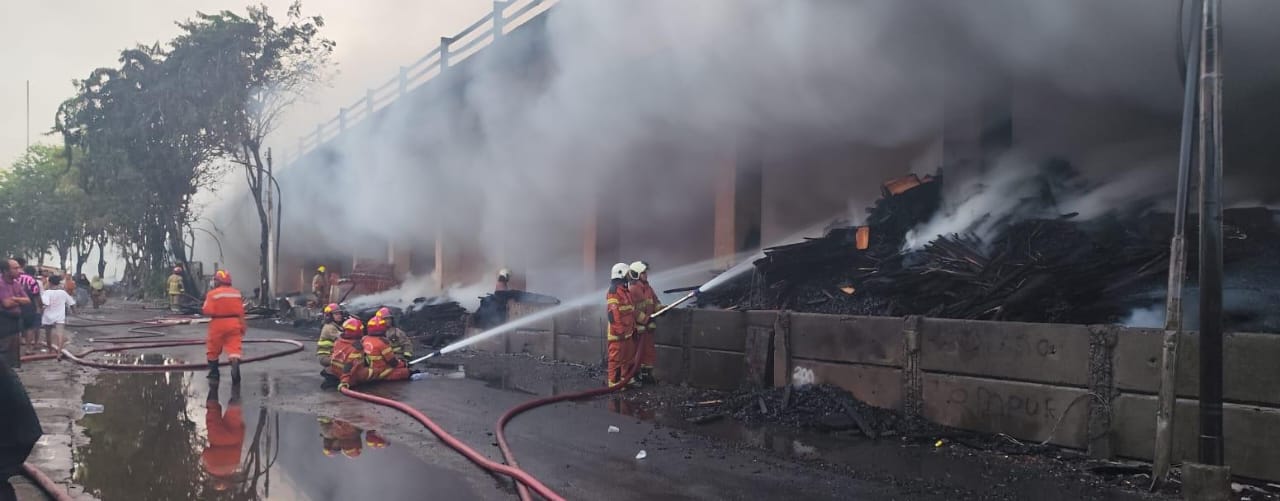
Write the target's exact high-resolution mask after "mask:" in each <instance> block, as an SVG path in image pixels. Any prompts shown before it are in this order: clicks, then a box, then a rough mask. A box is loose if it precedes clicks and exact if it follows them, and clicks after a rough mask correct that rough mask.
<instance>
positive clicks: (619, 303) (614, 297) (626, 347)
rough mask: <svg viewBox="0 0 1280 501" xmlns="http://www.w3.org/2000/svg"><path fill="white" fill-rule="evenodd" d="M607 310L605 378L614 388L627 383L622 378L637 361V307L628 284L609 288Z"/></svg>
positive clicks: (619, 284) (606, 302)
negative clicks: (634, 361)
mask: <svg viewBox="0 0 1280 501" xmlns="http://www.w3.org/2000/svg"><path fill="white" fill-rule="evenodd" d="M605 308H606V310H607V315H608V320H609V326H608V332H607V333H606V335H605V339H606V340H607V341H609V362H608V372H607V373H606V374H605V378H606V380H607V381H606V382H607V383H608V384H609V386H613V385H615V384H621V383H625V382H626V381H622V376H625V375H627V373H628V372H630V365H631V362H632V360H634V359H635V339H634V335H635V332H636V311H635V309H636V306H635V303H634V302H633V301H632V299H631V292H630V291H628V290H627V286H626V284H622V283H618V284H615V285H613V286H612V287H610V288H609V292H608V293H607V294H606V295H605Z"/></svg>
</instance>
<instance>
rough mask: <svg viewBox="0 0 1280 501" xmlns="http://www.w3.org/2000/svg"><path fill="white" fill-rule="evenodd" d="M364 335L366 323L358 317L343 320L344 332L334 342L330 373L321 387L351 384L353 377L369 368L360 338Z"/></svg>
mask: <svg viewBox="0 0 1280 501" xmlns="http://www.w3.org/2000/svg"><path fill="white" fill-rule="evenodd" d="M362 336H364V325H363V324H361V323H360V319H358V318H354V317H353V318H348V319H347V320H346V321H344V322H342V334H340V335H339V336H338V340H337V341H334V342H333V355H332V356H331V357H330V358H329V375H328V376H327V377H325V381H324V383H322V384H321V385H320V387H321V388H324V389H328V388H333V387H335V386H336V387H338V388H344V387H347V386H351V378H352V377H353V375H356V374H358V373H359V372H360V371H361V370H367V367H366V365H367V364H366V362H365V359H364V351H363V350H364V345H362V344H361V343H360V338H361V337H362Z"/></svg>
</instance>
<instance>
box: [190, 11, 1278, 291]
mask: <svg viewBox="0 0 1280 501" xmlns="http://www.w3.org/2000/svg"><path fill="white" fill-rule="evenodd" d="M1233 5H1236V4H1235V3H1233ZM1239 5H1242V6H1243V7H1238V8H1233V9H1228V10H1229V12H1228V19H1227V27H1226V29H1227V30H1232V29H1233V28H1232V26H1233V23H1234V24H1235V25H1241V24H1242V23H1243V24H1244V25H1249V26H1253V27H1254V28H1256V29H1251V30H1249V31H1248V33H1244V32H1243V31H1240V32H1233V33H1238V34H1237V35H1233V36H1232V37H1231V38H1229V39H1228V40H1229V43H1231V44H1234V45H1231V46H1230V47H1228V49H1229V50H1231V51H1236V52H1234V54H1254V53H1256V52H1257V51H1256V50H1255V49H1256V48H1257V47H1274V46H1275V43H1273V42H1275V41H1276V40H1275V39H1276V38H1277V36H1276V34H1275V33H1276V32H1275V30H1269V29H1266V28H1265V27H1262V26H1256V25H1257V22H1256V21H1255V20H1257V19H1262V18H1265V17H1266V16H1265V13H1264V11H1280V3H1274V2H1261V1H1252V2H1239ZM1177 10H1178V9H1177V2H1171V1H1167V0H1135V1H1131V2H1113V1H1105V0H1087V1H1085V0H1080V1H1075V2H1063V1H1061V0H989V1H985V2H954V1H946V0H891V1H890V0H885V1H864V2H844V1H799V0H797V1H788V2H776V1H772V0H700V1H698V2H689V1H687V0H652V1H646V2H592V1H581V2H562V3H560V4H559V5H558V6H557V7H555V8H554V9H553V10H552V13H551V15H550V17H549V19H548V20H547V25H546V33H547V36H546V39H545V40H544V41H543V42H542V43H543V44H544V45H545V50H546V51H547V52H548V53H549V54H550V56H549V59H550V60H551V63H550V64H548V65H547V67H545V68H544V67H540V66H538V65H536V64H533V65H530V64H528V63H527V61H526V60H527V59H530V56H528V54H527V53H526V51H533V50H541V48H537V49H535V48H533V47H514V48H513V47H512V46H510V45H509V46H508V47H507V48H506V49H505V50H506V52H503V53H502V54H505V55H492V57H488V56H485V55H482V56H477V57H476V58H474V59H472V60H471V61H468V63H467V66H465V67H458V68H453V69H451V73H446V74H445V75H444V76H443V77H440V78H437V79H436V80H434V81H433V82H432V83H430V84H428V86H427V87H424V88H423V89H426V90H423V91H420V92H418V93H417V94H415V95H413V96H410V97H409V98H407V99H406V100H405V101H404V102H401V103H397V104H396V105H395V106H392V107H391V108H389V109H388V111H386V112H385V114H384V115H383V116H380V117H379V118H378V120H377V121H376V122H375V123H373V124H368V123H366V124H365V125H363V126H361V127H359V128H355V129H351V130H348V131H347V132H346V133H344V136H343V138H342V139H341V140H340V141H335V142H333V143H331V144H329V145H328V147H327V148H326V150H324V151H320V152H316V153H314V154H312V155H311V156H310V157H309V160H308V163H307V164H306V165H299V166H298V171H296V172H292V173H288V172H286V173H285V174H283V175H282V176H283V177H285V178H286V179H282V184H284V185H285V190H286V193H285V195H284V199H285V202H284V204H285V206H286V209H285V215H284V228H285V229H284V236H283V241H284V242H283V249H284V252H286V253H289V254H292V255H300V256H304V257H315V258H324V259H329V256H351V255H352V254H362V253H364V254H373V255H376V254H377V253H378V250H379V246H381V245H385V244H386V242H388V241H391V240H397V241H399V242H401V243H403V244H405V245H409V246H413V247H424V246H429V245H431V243H432V242H433V241H434V240H435V238H436V237H437V235H443V236H444V239H445V240H446V241H448V242H449V243H450V245H454V246H455V252H458V253H460V254H462V255H466V256H467V258H468V259H469V260H471V261H473V262H474V263H473V266H470V268H473V270H474V273H472V274H473V275H475V276H468V277H465V278H463V279H462V281H463V282H478V283H483V280H482V277H487V276H488V275H490V274H491V273H492V271H493V270H495V269H497V268H498V267H500V266H510V267H513V268H516V269H517V270H518V272H519V271H520V270H528V272H529V276H530V277H531V288H538V289H543V288H544V287H548V288H549V287H555V288H559V289H558V290H552V291H551V292H553V293H556V294H565V293H576V292H584V291H586V290H590V289H591V288H593V287H594V286H598V285H600V283H601V282H603V278H601V279H600V281H599V282H597V283H595V284H583V283H581V282H580V281H578V280H573V279H571V278H568V277H570V276H573V275H577V276H580V275H581V274H582V265H581V263H582V256H581V254H580V253H581V249H582V244H581V241H582V239H581V228H582V226H583V219H584V218H583V215H584V214H589V213H592V212H595V211H597V208H598V207H607V208H609V209H611V210H617V211H618V212H619V213H620V215H619V217H618V220H619V222H618V225H619V226H620V227H619V228H614V230H616V231H617V232H619V233H622V234H623V235H625V236H624V237H621V238H619V240H620V242H621V243H620V244H619V246H620V247H622V249H621V250H620V253H621V254H624V256H622V257H623V259H626V260H632V259H645V260H647V261H649V262H650V263H651V264H652V265H654V266H655V267H657V268H660V269H661V268H672V267H676V266H679V265H681V264H682V263H686V262H692V261H696V260H699V259H702V258H705V257H706V255H707V254H709V248H710V245H711V243H710V241H709V240H710V237H709V236H707V234H708V233H710V231H709V226H710V224H709V221H710V218H711V215H710V214H711V212H712V210H713V206H712V203H711V202H710V201H709V200H708V199H707V198H708V194H709V193H711V192H712V190H711V183H712V180H713V179H714V177H715V173H714V170H715V168H716V166H717V165H719V164H720V163H722V162H724V161H725V159H726V158H732V157H735V156H737V155H739V154H743V155H750V156H751V157H759V158H771V159H779V160H777V161H771V162H766V163H765V164H764V165H763V166H762V167H761V168H762V169H766V170H767V171H768V172H770V173H771V174H774V175H777V177H786V176H787V175H788V173H789V171H788V169H791V168H792V165H793V163H794V161H795V159H796V157H797V156H799V155H800V154H801V153H807V152H810V151H818V150H823V149H830V148H838V147H843V146H846V145H849V144H857V145H866V146H870V147H877V148H884V149H893V148H905V149H907V150H910V151H915V150H921V151H918V152H920V153H922V155H911V154H908V155H907V157H908V158H912V157H921V158H930V159H932V158H940V157H941V154H940V153H937V150H938V149H939V148H942V142H941V141H940V140H939V139H938V137H939V134H940V131H941V129H942V128H943V126H944V122H946V119H947V118H948V115H950V114H951V113H953V112H954V113H955V114H956V115H957V116H968V115H972V114H973V112H974V111H975V110H974V108H975V107H980V106H981V105H982V104H981V103H983V102H988V101H991V100H992V99H1005V100H1009V99H1016V98H1017V97H1018V96H1019V93H1020V92H1022V90H1023V88H1024V87H1031V88H1037V89H1039V88H1047V89H1049V90H1050V91H1053V92H1059V93H1061V94H1063V95H1066V96H1068V97H1069V98H1070V99H1063V100H1060V102H1066V103H1074V102H1076V101H1072V99H1074V100H1089V99H1092V100H1095V104H1096V103H1101V104H1096V106H1097V107H1098V108H1101V109H1104V110H1107V111H1110V110H1113V109H1119V108H1124V110H1125V112H1126V113H1131V114H1133V115H1137V116H1140V117H1144V118H1148V117H1155V118H1151V119H1150V120H1146V121H1140V122H1138V123H1140V124H1143V125H1146V124H1150V123H1152V122H1159V123H1165V122H1169V123H1173V124H1175V125H1176V113H1177V110H1178V108H1179V106H1180V101H1179V97H1180V84H1179V82H1178V72H1177V68H1176V64H1175V59H1176V58H1175V54H1174V52H1175V47H1174V43H1173V40H1172V39H1173V36H1172V35H1173V34H1174V33H1175V30H1174V28H1175V26H1176V25H1177ZM1242 11H1252V14H1249V15H1245V14H1241V12H1242ZM1273 17H1274V16H1273ZM338 42H339V43H342V41H341V40H339V41H338ZM501 43H507V44H521V43H527V41H524V40H521V39H519V38H517V37H515V36H512V37H508V38H507V39H504V40H502V41H501ZM424 46H425V45H424ZM486 51H488V52H494V51H493V50H489V49H486ZM1251 51H1252V52H1251ZM495 54H497V53H496V52H495ZM1262 54H1264V55H1265V51H1263V53H1262ZM1254 55H1257V54H1254ZM1228 57H1232V56H1231V54H1228ZM1237 61H1241V62H1238V63H1233V64H1236V65H1237V66H1234V68H1237V70H1236V71H1237V72H1238V73H1236V74H1235V75H1237V76H1236V77H1233V80H1232V82H1239V81H1241V80H1248V81H1256V80H1263V81H1274V80H1276V78H1275V76H1276V75H1277V74H1280V64H1277V61H1280V60H1277V59H1275V58H1271V57H1269V56H1267V57H1255V58H1254V59H1253V60H1251V62H1244V59H1243V58H1241V59H1237ZM1245 72H1248V73H1249V76H1248V77H1245V76H1244V73H1245ZM1259 75H1260V76H1259ZM1010 82H1014V83H1017V84H1018V85H1020V86H1021V87H1019V88H1018V91H1016V92H1013V91H1011V90H1010V89H1009V88H1008V87H1007V86H1008V85H1009V84H1010ZM372 83H373V82H371V84H372ZM1250 85H1252V84H1250ZM1242 86H1243V84H1242ZM445 87H447V89H446V88H445ZM1011 92H1012V95H1013V98H1010V97H1009V95H1010V93H1011ZM1045 92H1049V91H1045ZM419 94H421V95H419ZM1024 94H1025V93H1024ZM944 102H945V103H947V106H945V107H944ZM1027 103H1031V104H1030V106H1032V108H1030V109H1028V108H1026V107H1027V106H1028V104H1027ZM1037 103H1039V101H1027V102H1026V103H1023V104H1021V105H1020V106H1021V107H1019V105H1017V104H1015V105H1013V106H1014V107H1015V109H1014V110H1013V111H1012V113H1013V114H1014V115H1015V119H1014V120H1015V124H1016V125H1015V126H1016V127H1018V129H1017V130H1018V131H1029V132H1027V133H1026V135H1025V137H1024V136H1022V135H1018V136H1017V137H1018V141H1019V142H1020V143H1022V142H1025V143H1027V144H1029V145H1034V147H1028V148H1027V149H1026V150H1025V151H1026V154H1027V155H1028V160H1025V161H1021V162H1014V161H1007V163H1006V164H1001V165H997V166H996V168H995V170H994V171H993V172H992V175H991V176H988V178H987V179H986V180H982V181H978V180H965V179H957V178H955V177H951V178H948V183H959V184H961V185H963V187H964V188H966V189H965V190H962V191H963V193H965V194H966V195H968V196H966V197H962V198H959V199H955V201H954V203H951V205H950V206H949V211H950V212H951V213H952V214H953V215H955V219H956V220H955V221H951V222H946V221H941V220H939V221H935V222H931V223H930V224H929V225H927V226H926V227H924V228H921V229H919V230H917V231H916V232H915V233H914V234H913V235H914V236H913V239H914V240H913V241H915V242H916V243H917V244H919V243H922V242H923V241H927V240H928V239H930V238H932V237H933V236H936V235H939V234H946V233H949V232H960V231H966V230H969V229H971V228H974V227H975V226H976V229H977V231H979V232H984V233H985V232H990V231H991V230H992V229H993V228H994V221H990V220H985V221H984V220H982V217H983V215H984V214H989V213H995V214H1000V213H1001V212H1000V211H1002V210H1010V209H1012V208H1013V207H1014V206H1015V205H1016V201H1017V199H1018V197H1021V196H1024V195H1025V193H1026V191H1027V190H1029V189H1032V186H1033V183H1030V182H1028V180H1027V178H1026V177H1025V176H1023V175H1021V171H1020V169H1022V170H1026V171H1031V172H1034V169H1031V167H1032V166H1033V162H1031V160H1032V159H1038V158H1042V157H1043V156H1044V155H1049V154H1064V153H1067V154H1088V153H1091V151H1083V152H1081V151H1078V149H1087V148H1090V147H1093V146H1088V145H1095V146H1096V145H1097V144H1099V143H1105V144H1108V145H1110V144H1114V143H1116V142H1125V141H1127V140H1128V139H1129V138H1128V137H1127V135H1128V134H1131V133H1134V132H1133V131H1130V130H1124V129H1121V130H1115V127H1112V128H1107V127H1109V126H1111V125H1112V124H1109V123H1106V122H1105V120H1095V119H1094V118H1095V117H1094V116H1091V115H1085V116H1084V117H1083V118H1082V117H1075V118H1074V119H1073V120H1074V121H1071V120H1066V119H1062V120H1059V117H1058V116H1050V115H1048V114H1042V112H1040V111H1039V109H1037V108H1034V106H1035V105H1036V104H1037ZM1112 103H1120V104H1123V106H1120V105H1115V106H1113V105H1112ZM952 106H954V107H955V109H952ZM1064 106H1066V105H1064ZM1066 107H1068V108H1069V106H1066ZM944 108H946V110H945V112H944ZM1067 111H1071V110H1070V109H1068V110H1067ZM1101 116H1102V117H1107V116H1109V115H1101ZM1227 116H1231V115H1230V114H1228V115H1227ZM1066 123H1071V124H1075V126H1076V128H1077V129H1081V130H1072V131H1071V132H1073V134H1074V135H1073V137H1076V136H1078V137H1079V138H1081V139H1079V140H1078V141H1077V142H1069V141H1068V142H1055V141H1054V140H1053V139H1056V138H1057V136H1058V135H1060V134H1061V133H1062V132H1063V130H1065V129H1066V128H1068V127H1069V126H1068V125H1067V124H1066ZM1080 124H1085V126H1083V127H1080ZM985 125H988V124H984V123H977V124H971V125H970V126H971V127H978V128H980V127H983V126H985ZM1117 127H1118V126H1117ZM1109 132H1115V133H1116V134H1119V135H1122V136H1126V137H1125V138H1124V139H1123V140H1109V141H1108V140H1106V139H1105V138H1104V139H1099V137H1098V136H1099V135H1105V134H1106V133H1109ZM1143 133H1148V134H1154V135H1156V136H1158V137H1160V138H1168V140H1167V141H1163V142H1158V144H1157V145H1158V146H1159V152H1158V158H1159V159H1160V161H1159V162H1155V161H1154V160H1153V158H1156V157H1145V158H1137V159H1135V160H1134V161H1132V162H1130V161H1126V162H1123V163H1115V162H1111V161H1103V160H1097V161H1092V162H1085V163H1089V164H1091V165H1089V166H1086V167H1092V168H1091V169H1084V170H1087V171H1089V173H1093V172H1102V173H1105V174H1111V175H1108V176H1105V177H1104V178H1100V179H1098V180H1099V181H1102V180H1104V179H1110V178H1111V177H1113V176H1112V175H1114V174H1116V173H1119V172H1124V171H1127V170H1129V169H1131V168H1132V167H1133V166H1134V165H1140V164H1145V163H1148V162H1149V163H1155V164H1159V166H1160V167H1161V168H1163V169H1165V170H1164V172H1166V173H1168V172H1172V165H1171V164H1169V163H1167V162H1165V160H1167V159H1168V158H1171V157H1172V156H1173V155H1174V154H1176V129H1175V130H1173V133H1170V131H1169V130H1156V131H1154V132H1152V131H1150V130H1144V131H1143ZM1018 134H1022V132H1018ZM1044 138H1049V139H1047V140H1046V139H1044ZM1037 141H1039V142H1037ZM291 143H292V141H290V142H289V144H291ZM1171 143H1172V144H1171ZM1081 145H1086V146H1081ZM930 151H932V152H934V153H933V154H930V153H929V152H930ZM1171 152H1172V153H1171ZM1145 153H1147V152H1144V154H1145ZM1071 160H1073V161H1074V160H1076V159H1075V158H1071ZM906 163H907V162H904V163H901V164H899V163H885V164H869V163H857V164H854V163H852V162H850V163H847V164H845V165H846V166H847V168H848V169H852V170H856V171H857V174H858V175H856V176H850V178H852V179H855V180H857V182H852V183H849V186H848V187H840V188H839V189H838V191H839V190H843V191H845V192H846V193H847V197H848V198H851V199H853V200H865V201H870V200H873V199H874V198H875V196H876V195H877V190H878V181H879V180H881V179H884V178H887V177H890V176H895V175H899V174H900V173H901V172H902V171H903V170H906V169H907V168H908V167H912V168H914V167H916V166H908V165H906ZM933 167H936V165H926V166H924V169H925V170H926V171H928V170H931V169H932V168H933ZM868 180H869V181H868ZM823 182H824V181H813V182H812V183H810V184H809V185H807V186H809V187H812V185H813V184H817V183H823ZM1134 183H1135V184H1140V183H1138V182H1137V181H1134ZM1166 184H1171V181H1170V182H1169V183H1166ZM800 186H801V185H799V184H797V185H796V188H795V189H793V190H792V192H789V193H784V194H782V195H775V196H774V198H772V200H780V199H790V200H788V201H787V202H781V203H790V204H796V203H801V202H799V201H804V200H805V199H806V197H810V196H812V195H810V193H811V192H812V190H811V189H799V188H800ZM1135 187H1140V186H1117V187H1115V188H1110V187H1108V188H1105V189H1101V190H1095V191H1092V192H1090V194H1089V195H1088V196H1087V197H1082V198H1078V199H1074V200H1069V201H1067V202H1068V203H1066V204H1065V206H1067V207H1069V208H1070V209H1071V211H1076V212H1080V213H1081V214H1082V217H1088V216H1091V215H1093V214H1094V213H1095V212H1099V211H1101V210H1102V209H1104V208H1105V207H1107V206H1108V205H1109V204H1111V203H1114V202H1116V201H1123V200H1124V199H1125V197H1126V194H1127V193H1131V188H1135ZM770 189H773V188H770ZM237 209H238V210H241V211H244V210H250V209H249V208H247V207H246V206H245V205H243V204H241V205H239V206H238V207H237ZM776 209H777V207H770V206H766V207H764V210H765V211H766V212H769V211H774V210H776ZM1031 216H1034V215H1033V214H1025V215H1020V217H1031ZM244 221H247V222H246V224H242V225H240V226H241V227H242V228H248V230H249V231H245V234H244V235H242V237H243V240H241V239H240V238H234V237H231V236H229V237H228V238H227V240H238V241H239V242H238V243H236V242H226V241H224V242H223V243H224V245H225V246H227V247H240V248H249V249H253V248H255V246H254V245H252V244H251V243H249V244H246V242H254V241H255V239H256V231H253V228H254V227H256V222H255V221H254V220H253V218H251V217H250V218H246V219H245V220H244ZM606 223H607V222H606ZM223 226H224V227H226V226H231V225H225V224H224V225H223ZM790 229H793V228H784V229H783V233H785V232H786V231H787V230H790ZM204 247H205V248H209V247H210V246H204ZM249 262H250V263H252V261H249ZM606 264H607V263H606ZM251 269H254V270H256V265H253V267H252V268H251ZM538 273H542V275H537V274H538ZM412 294H419V293H418V292H414V293H412ZM412 294H410V293H401V294H399V296H400V297H401V298H404V297H409V296H411V295H412Z"/></svg>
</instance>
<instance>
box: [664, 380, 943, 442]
mask: <svg viewBox="0 0 1280 501" xmlns="http://www.w3.org/2000/svg"><path fill="white" fill-rule="evenodd" d="M685 416H686V417H685V420H686V421H688V422H690V423H693V424H704V423H708V422H711V421H714V420H717V419H720V418H721V417H724V416H732V417H733V418H734V419H737V420H738V421H741V422H743V423H745V424H748V425H764V424H770V425H781V426H784V427H788V428H797V429H812V430H818V431H857V432H858V433H861V434H862V435H865V436H867V437H869V438H877V437H879V436H882V435H929V436H934V435H936V434H937V430H938V429H939V427H938V426H937V425H934V424H931V423H929V422H927V421H925V420H923V419H910V418H907V417H905V416H903V415H902V414H900V413H898V412H895V411H892V410H888V409H881V408H878V407H873V406H871V405H868V404H867V403H865V402H862V401H861V400H858V399H857V398H854V396H853V395H852V394H850V393H849V392H847V391H845V390H843V389H841V388H839V387H836V386H832V385H827V384H822V385H804V386H799V387H794V388H792V389H791V392H790V395H789V396H788V395H787V390H786V389H784V388H769V389H761V390H741V391H738V392H736V393H733V394H732V395H728V396H726V397H724V399H723V400H722V401H721V402H720V403H719V405H716V406H700V407H695V408H691V409H690V410H689V411H688V412H687V413H686V415H685Z"/></svg>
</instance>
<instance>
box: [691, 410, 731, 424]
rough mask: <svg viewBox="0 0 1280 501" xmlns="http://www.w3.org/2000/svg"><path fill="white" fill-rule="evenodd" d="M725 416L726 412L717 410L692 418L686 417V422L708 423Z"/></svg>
mask: <svg viewBox="0 0 1280 501" xmlns="http://www.w3.org/2000/svg"><path fill="white" fill-rule="evenodd" d="M723 418H724V414H721V413H719V412H716V413H712V414H707V415H703V416H694V417H690V418H685V422H687V423H689V424H707V423H714V422H716V421H719V420H721V419H723Z"/></svg>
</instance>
